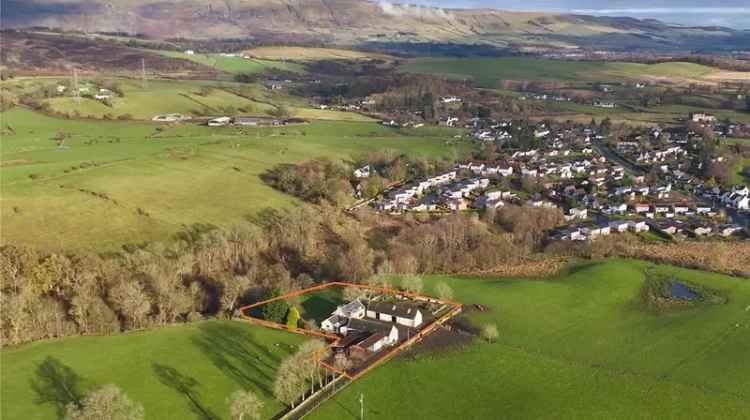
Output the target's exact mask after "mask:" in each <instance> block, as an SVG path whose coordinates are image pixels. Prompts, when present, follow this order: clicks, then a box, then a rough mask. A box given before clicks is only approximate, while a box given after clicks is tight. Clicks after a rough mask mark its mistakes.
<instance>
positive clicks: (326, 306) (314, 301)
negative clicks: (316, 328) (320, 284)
mask: <svg viewBox="0 0 750 420" xmlns="http://www.w3.org/2000/svg"><path fill="white" fill-rule="evenodd" d="M302 310H303V311H304V313H305V318H306V319H308V320H309V319H314V320H315V322H317V323H318V324H320V322H321V321H323V320H324V319H326V318H328V317H329V316H331V312H333V311H334V310H336V302H334V301H333V299H332V298H328V297H325V296H318V295H314V296H310V298H308V299H307V300H305V301H304V302H303V303H302Z"/></svg>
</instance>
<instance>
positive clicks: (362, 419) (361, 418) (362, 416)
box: [359, 393, 365, 420]
mask: <svg viewBox="0 0 750 420" xmlns="http://www.w3.org/2000/svg"><path fill="white" fill-rule="evenodd" d="M359 420H365V394H362V393H360V394H359Z"/></svg>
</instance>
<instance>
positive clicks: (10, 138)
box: [0, 109, 471, 252]
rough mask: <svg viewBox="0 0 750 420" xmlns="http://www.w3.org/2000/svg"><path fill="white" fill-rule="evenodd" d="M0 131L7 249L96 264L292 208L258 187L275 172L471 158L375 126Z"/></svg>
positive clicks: (437, 140)
mask: <svg viewBox="0 0 750 420" xmlns="http://www.w3.org/2000/svg"><path fill="white" fill-rule="evenodd" d="M0 120H1V121H2V127H3V138H2V150H0V162H2V166H1V167H0V187H1V188H2V197H1V198H0V205H1V209H2V216H1V218H0V222H1V223H2V227H3V232H2V238H1V240H2V244H9V243H13V244H24V245H32V246H38V247H42V248H48V249H65V250H76V249H93V250H96V251H97V252H102V251H110V250H117V249H119V248H120V247H121V246H122V245H123V244H132V243H141V242H144V241H154V240H165V239H168V238H169V237H170V236H171V235H173V234H175V233H177V232H180V231H182V230H184V228H185V227H186V226H190V225H193V224H196V223H201V224H210V225H216V226H225V227H226V226H231V225H232V224H234V223H236V222H238V221H241V220H244V219H245V218H246V217H247V216H251V215H254V214H256V212H257V211H258V210H260V209H263V208H267V207H283V206H288V205H291V204H292V203H294V202H295V199H294V198H292V197H291V196H288V195H285V194H283V193H281V192H278V191H276V190H274V189H272V188H270V187H269V186H267V185H266V184H265V183H263V182H262V181H261V179H260V178H259V175H261V174H262V173H264V172H265V171H267V170H268V169H270V168H272V167H273V166H274V165H276V164H279V163H291V162H301V161H304V160H308V159H313V158H318V157H329V158H332V159H342V160H347V159H350V158H351V156H352V155H357V154H361V153H366V152H368V151H373V150H383V149H397V150H401V151H403V152H406V153H408V154H410V155H414V156H416V155H424V156H449V157H457V156H459V155H460V154H461V153H463V151H465V150H468V148H470V147H471V146H470V144H469V143H465V142H458V143H456V142H455V141H454V140H453V139H452V134H453V131H450V130H448V131H434V130H430V131H425V132H423V133H421V134H420V133H419V132H414V131H409V132H402V131H400V130H397V129H392V128H388V127H383V126H381V125H379V124H376V123H373V122H343V121H318V122H314V123H312V124H303V125H294V126H287V127H273V128H270V127H269V128H230V127H227V128H213V127H205V126H198V125H195V124H184V125H180V126H168V125H159V124H152V123H139V122H107V121H78V120H64V119H56V118H50V117H47V116H43V115H40V114H36V113H33V112H30V111H28V110H24V109H13V110H10V111H8V112H5V113H2V114H0ZM8 127H10V128H8ZM59 137H66V139H65V140H64V142H63V143H62V147H59V146H58V143H59V142H58V141H57V140H55V138H59Z"/></svg>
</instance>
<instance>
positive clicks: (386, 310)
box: [367, 302, 419, 319]
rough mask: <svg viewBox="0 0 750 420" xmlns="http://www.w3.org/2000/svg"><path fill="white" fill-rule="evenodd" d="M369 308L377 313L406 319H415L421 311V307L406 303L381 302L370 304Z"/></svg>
mask: <svg viewBox="0 0 750 420" xmlns="http://www.w3.org/2000/svg"><path fill="white" fill-rule="evenodd" d="M367 309H368V310H370V311H375V312H377V313H381V314H387V315H394V316H397V317H399V318H406V319H414V318H415V317H416V316H417V313H418V312H419V308H417V307H416V306H414V305H409V304H404V303H386V302H380V303H374V304H372V305H370V306H369V307H368V308H367Z"/></svg>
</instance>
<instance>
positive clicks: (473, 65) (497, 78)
mask: <svg viewBox="0 0 750 420" xmlns="http://www.w3.org/2000/svg"><path fill="white" fill-rule="evenodd" d="M401 69H402V70H403V71H407V72H413V73H430V74H436V75H439V76H445V77H449V78H453V79H464V78H467V79H470V80H474V81H475V82H476V84H477V85H478V86H480V87H486V88H496V87H500V82H501V81H502V80H540V81H562V82H570V83H575V84H581V83H587V82H588V83H590V82H623V81H633V80H641V81H644V80H645V81H659V80H663V81H668V82H671V83H677V82H685V83H688V82H693V81H701V80H704V79H705V80H708V79H707V78H708V77H710V76H712V75H714V74H715V73H718V72H719V70H717V69H714V68H711V67H708V66H703V65H700V64H693V63H679V62H677V63H659V64H638V63H618V62H603V61H561V60H551V59H537V58H516V57H513V58H420V59H416V60H412V61H410V62H406V63H405V64H404V65H402V66H401Z"/></svg>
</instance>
